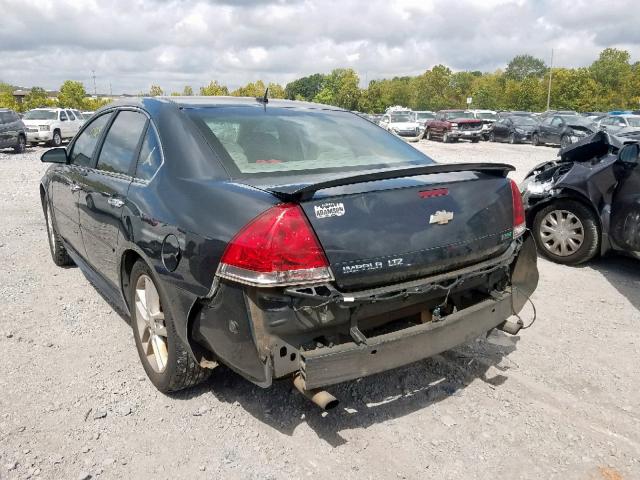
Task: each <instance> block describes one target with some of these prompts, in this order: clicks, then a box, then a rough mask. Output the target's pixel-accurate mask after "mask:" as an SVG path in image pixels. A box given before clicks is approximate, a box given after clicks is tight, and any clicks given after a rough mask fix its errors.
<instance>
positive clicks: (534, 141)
mask: <svg viewBox="0 0 640 480" xmlns="http://www.w3.org/2000/svg"><path fill="white" fill-rule="evenodd" d="M531 145H533V146H534V147H539V146H540V145H543V143H542V142H541V141H540V136H539V135H538V134H537V133H533V134H531Z"/></svg>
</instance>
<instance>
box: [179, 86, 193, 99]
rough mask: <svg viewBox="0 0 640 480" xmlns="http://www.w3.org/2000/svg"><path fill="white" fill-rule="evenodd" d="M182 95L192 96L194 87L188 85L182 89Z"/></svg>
mask: <svg viewBox="0 0 640 480" xmlns="http://www.w3.org/2000/svg"><path fill="white" fill-rule="evenodd" d="M182 95H184V96H185V97H190V96H192V95H193V88H191V86H190V85H187V86H185V87H184V89H183V90H182Z"/></svg>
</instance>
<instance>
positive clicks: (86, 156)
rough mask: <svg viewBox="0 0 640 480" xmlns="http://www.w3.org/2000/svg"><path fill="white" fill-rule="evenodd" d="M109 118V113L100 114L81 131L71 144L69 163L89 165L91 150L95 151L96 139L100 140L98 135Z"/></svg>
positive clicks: (91, 156)
mask: <svg viewBox="0 0 640 480" xmlns="http://www.w3.org/2000/svg"><path fill="white" fill-rule="evenodd" d="M110 118H111V113H106V114H104V115H100V116H99V117H98V118H96V119H95V120H94V121H93V122H91V123H90V124H89V125H88V126H87V128H85V129H84V130H83V131H82V133H81V134H80V135H79V136H78V138H77V140H76V142H75V143H74V144H73V149H72V150H71V155H70V159H71V160H70V163H72V164H74V165H79V166H81V167H88V166H90V165H91V159H92V158H93V152H94V151H95V149H96V145H98V141H99V140H100V136H101V135H102V132H103V131H104V129H105V127H106V126H107V124H108V123H109V119H110Z"/></svg>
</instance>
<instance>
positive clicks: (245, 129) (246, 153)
mask: <svg viewBox="0 0 640 480" xmlns="http://www.w3.org/2000/svg"><path fill="white" fill-rule="evenodd" d="M186 111H187V112H188V114H189V115H190V116H191V117H192V118H193V119H194V120H195V122H196V123H197V124H198V125H199V126H200V128H201V129H202V130H203V131H204V132H205V135H206V136H207V137H208V138H209V139H210V143H211V144H212V145H213V146H214V148H217V149H218V150H219V151H220V152H221V155H220V156H221V157H222V160H223V162H224V163H225V166H226V167H227V169H228V170H229V172H230V173H231V174H232V175H233V176H243V175H251V176H255V175H256V174H273V173H283V174H285V173H305V172H318V171H340V170H350V171H353V170H356V171H360V170H368V169H374V168H385V167H396V166H403V165H423V164H430V163H433V161H432V160H431V159H430V158H429V157H427V156H426V155H424V154H423V153H421V152H419V151H418V150H416V149H415V148H413V147H412V146H410V145H408V144H407V143H405V142H404V141H403V140H401V139H399V138H397V137H396V136H395V135H392V134H390V133H388V132H385V131H384V130H382V129H381V128H379V127H378V126H376V125H374V124H373V123H371V122H369V121H367V120H365V119H363V118H360V117H359V116H357V115H354V114H352V113H349V112H340V111H331V110H320V109H318V110H313V109H311V110H307V109H305V110H302V109H293V108H280V107H269V106H267V107H266V108H262V107H259V108H256V107H229V108H197V109H187V110H186Z"/></svg>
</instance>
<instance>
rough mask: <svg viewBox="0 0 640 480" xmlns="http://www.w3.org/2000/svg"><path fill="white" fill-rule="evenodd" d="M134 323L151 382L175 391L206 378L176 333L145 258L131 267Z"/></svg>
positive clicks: (141, 356)
mask: <svg viewBox="0 0 640 480" xmlns="http://www.w3.org/2000/svg"><path fill="white" fill-rule="evenodd" d="M129 287H130V288H129V305H130V310H131V326H132V327H133V336H134V338H135V342H136V348H137V349H138V355H139V356H140V361H141V362H142V366H143V367H144V370H145V372H146V373H147V376H148V377H149V380H151V383H153V385H154V386H155V387H156V388H157V389H158V390H160V391H161V392H165V393H168V392H175V391H177V390H182V389H184V388H189V387H192V386H194V385H197V384H198V383H201V382H203V381H204V380H206V379H207V377H208V376H209V374H210V370H208V369H204V368H202V367H200V365H198V364H197V363H196V361H195V360H194V359H193V358H192V357H191V355H190V354H189V352H188V350H187V348H186V347H185V345H184V344H183V343H182V340H181V339H180V337H179V336H178V334H177V333H176V327H175V324H174V322H173V318H172V317H171V313H170V311H169V310H168V309H166V308H165V305H167V302H166V298H165V295H164V293H163V291H162V290H161V288H159V287H158V283H157V281H156V280H155V278H154V274H153V273H152V272H151V269H150V268H149V267H148V266H147V264H146V263H144V262H143V261H142V260H139V261H138V262H136V264H135V265H134V266H133V269H132V270H131V276H130V282H129Z"/></svg>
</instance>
